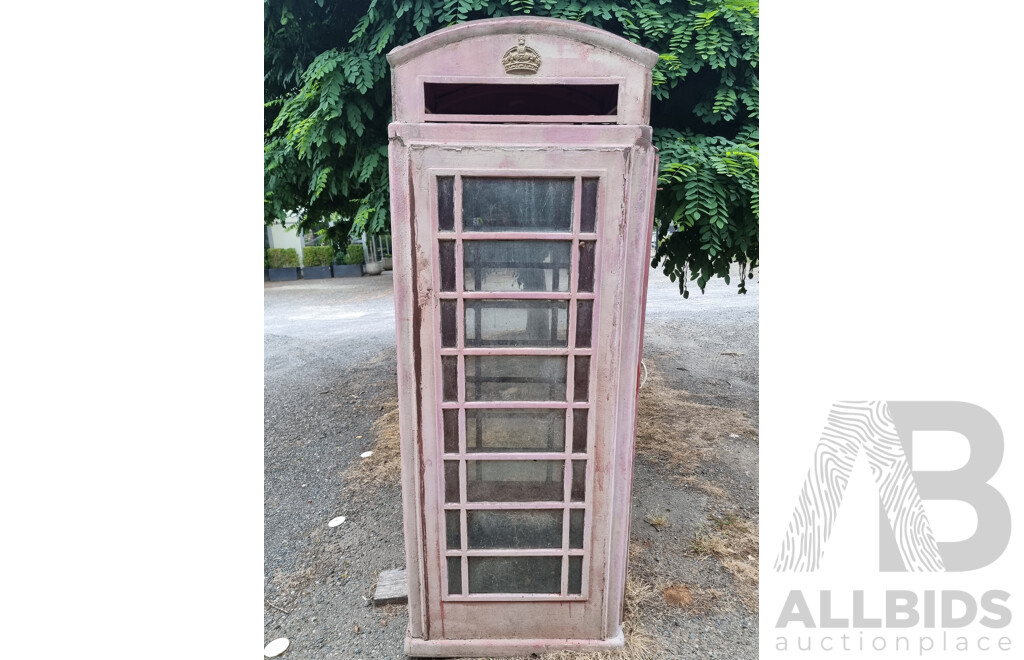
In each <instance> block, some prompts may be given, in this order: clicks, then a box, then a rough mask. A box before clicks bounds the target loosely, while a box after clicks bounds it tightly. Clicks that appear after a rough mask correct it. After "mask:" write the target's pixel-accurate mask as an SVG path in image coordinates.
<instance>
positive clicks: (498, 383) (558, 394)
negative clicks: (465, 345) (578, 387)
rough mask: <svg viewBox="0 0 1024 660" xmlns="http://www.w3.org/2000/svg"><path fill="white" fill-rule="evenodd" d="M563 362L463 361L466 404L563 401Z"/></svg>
mask: <svg viewBox="0 0 1024 660" xmlns="http://www.w3.org/2000/svg"><path fill="white" fill-rule="evenodd" d="M565 376H566V358H565V357H564V356H560V355H552V356H529V357H527V356H505V355H471V356H467V357H466V400H467V401H565Z"/></svg>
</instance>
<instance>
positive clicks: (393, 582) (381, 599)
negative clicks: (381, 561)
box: [373, 568, 409, 605]
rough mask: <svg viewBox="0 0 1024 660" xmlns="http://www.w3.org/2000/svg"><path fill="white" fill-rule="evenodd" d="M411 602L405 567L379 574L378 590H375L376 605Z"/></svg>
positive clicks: (374, 599)
mask: <svg viewBox="0 0 1024 660" xmlns="http://www.w3.org/2000/svg"><path fill="white" fill-rule="evenodd" d="M407 602H409V585H408V584H407V583H406V581H405V569H404V568H396V569H394V570H391V571H383V572H382V573H381V574H380V575H379V576H377V590H376V591H374V592H373V604H374V605H389V604H391V603H407Z"/></svg>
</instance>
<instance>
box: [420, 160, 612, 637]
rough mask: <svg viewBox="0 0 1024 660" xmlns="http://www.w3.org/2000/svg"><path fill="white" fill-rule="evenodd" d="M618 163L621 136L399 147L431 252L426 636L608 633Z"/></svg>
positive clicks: (601, 634)
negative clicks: (603, 141)
mask: <svg viewBox="0 0 1024 660" xmlns="http://www.w3.org/2000/svg"><path fill="white" fill-rule="evenodd" d="M624 163H625V155H624V152H623V151H622V150H619V151H614V150H607V151H600V150H592V151H589V150H588V151H565V152H554V153H552V152H550V151H540V150H537V149H523V150H520V151H519V152H518V153H517V152H516V151H514V150H509V149H502V150H497V149H486V148H468V149H465V150H458V151H455V150H444V149H440V148H425V149H423V150H420V151H417V152H416V153H414V156H413V175H414V177H416V178H417V179H419V183H418V184H417V188H418V189H420V190H427V191H429V195H428V199H427V200H420V201H418V203H417V205H416V209H417V213H418V214H419V213H420V212H424V213H426V214H427V217H429V236H430V240H429V242H428V241H424V242H422V243H420V244H421V245H424V247H426V246H427V244H429V247H430V250H431V252H432V254H431V255H430V257H431V258H432V259H431V261H432V264H433V272H432V278H431V280H432V281H431V282H430V283H429V284H430V288H431V296H430V299H431V305H432V310H431V311H432V312H433V313H432V314H431V315H430V316H432V319H433V323H434V330H435V334H434V340H435V351H434V353H433V356H432V358H433V360H432V361H433V370H434V378H433V381H434V387H435V388H436V394H437V396H435V397H434V401H433V402H432V403H433V404H434V406H435V408H434V409H433V410H432V411H427V410H424V418H425V419H428V420H429V419H431V417H432V418H433V420H434V421H435V422H436V426H435V428H434V429H433V431H434V432H435V435H434V437H433V439H430V438H429V437H428V435H427V434H426V433H424V443H425V446H424V466H425V473H424V482H425V483H429V484H430V487H429V488H428V489H427V490H432V491H434V493H435V494H436V504H437V505H436V507H435V508H433V509H431V507H430V501H431V500H430V498H429V496H427V500H426V501H427V506H426V509H427V513H426V515H425V520H424V525H425V529H424V532H425V534H424V538H425V539H426V544H425V545H426V547H425V548H424V556H425V558H426V562H427V567H426V570H425V581H426V602H427V606H428V608H430V611H431V617H430V619H431V620H432V621H433V622H440V623H439V624H438V623H432V624H431V630H429V631H428V635H429V637H430V638H445V639H466V638H508V637H520V638H523V637H527V638H528V637H533V638H545V637H566V635H567V633H568V634H569V636H571V637H575V638H600V637H605V636H608V635H609V634H615V633H616V632H617V631H607V630H605V629H604V628H605V619H606V617H605V616H604V613H605V608H606V607H607V606H608V605H607V603H606V602H605V589H604V585H605V582H606V580H607V565H608V562H607V553H608V552H609V548H608V545H609V544H608V536H609V531H610V521H609V515H608V512H609V501H608V497H607V492H608V490H609V489H607V488H603V485H604V484H607V483H610V477H609V476H608V474H607V473H608V471H609V470H610V469H611V461H610V459H609V457H610V456H611V448H610V447H609V446H608V442H609V441H608V440H607V438H609V437H610V435H611V434H610V433H609V432H607V431H606V429H610V428H612V426H611V424H612V423H613V421H614V420H610V419H605V417H604V416H603V413H602V407H601V406H599V405H598V402H600V401H602V400H604V401H608V397H609V396H610V394H609V392H608V391H606V389H605V387H603V384H602V376H604V377H607V376H609V375H610V374H612V373H613V372H616V370H617V368H618V365H616V364H614V358H613V356H612V352H611V351H604V350H602V343H603V342H604V343H605V344H607V340H608V338H607V334H608V333H610V332H612V331H613V326H614V319H613V318H612V317H611V314H610V313H607V312H608V310H611V309H612V308H613V307H614V305H608V304H607V301H605V300H604V298H603V296H602V293H601V291H602V281H603V279H604V278H605V277H608V276H609V275H611V276H612V277H614V274H615V272H616V271H618V270H620V269H621V264H620V262H621V252H620V250H619V249H618V248H619V247H620V246H619V245H618V243H619V242H618V241H616V238H617V234H618V232H617V231H616V229H617V224H618V221H619V219H620V216H621V208H622V200H623V195H624V174H625V165H624ZM420 217H421V218H422V217H423V216H420ZM417 224H418V226H420V227H421V228H423V229H426V227H424V226H423V224H420V223H417ZM606 284H608V286H607V287H606V289H607V291H608V292H617V291H618V289H619V287H618V286H617V284H616V283H615V282H610V283H606ZM612 295H615V294H614V293H613V294H612ZM629 368H632V366H630V367H629ZM425 373H426V372H425ZM613 409H614V406H605V408H604V410H605V411H608V410H613ZM431 412H432V413H433V414H432V415H431V414H430V413H431ZM605 414H607V412H605ZM617 606H618V605H615V607H617Z"/></svg>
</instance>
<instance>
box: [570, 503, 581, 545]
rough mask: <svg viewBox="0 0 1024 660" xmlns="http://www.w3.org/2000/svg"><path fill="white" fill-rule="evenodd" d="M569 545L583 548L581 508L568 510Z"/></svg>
mask: <svg viewBox="0 0 1024 660" xmlns="http://www.w3.org/2000/svg"><path fill="white" fill-rule="evenodd" d="M569 547H570V548H573V549H576V550H579V549H582V548H583V509H572V510H570V511H569Z"/></svg>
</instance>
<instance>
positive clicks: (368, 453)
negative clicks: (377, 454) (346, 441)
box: [359, 451, 373, 458]
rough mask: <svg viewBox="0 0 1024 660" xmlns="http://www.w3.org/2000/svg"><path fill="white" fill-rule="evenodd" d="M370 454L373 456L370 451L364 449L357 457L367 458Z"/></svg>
mask: <svg viewBox="0 0 1024 660" xmlns="http://www.w3.org/2000/svg"><path fill="white" fill-rule="evenodd" d="M371 456H373V452H372V451H364V452H363V453H362V454H359V458H369V457H371Z"/></svg>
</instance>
